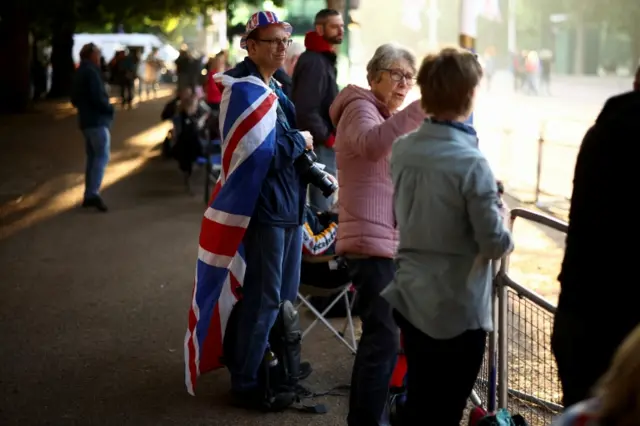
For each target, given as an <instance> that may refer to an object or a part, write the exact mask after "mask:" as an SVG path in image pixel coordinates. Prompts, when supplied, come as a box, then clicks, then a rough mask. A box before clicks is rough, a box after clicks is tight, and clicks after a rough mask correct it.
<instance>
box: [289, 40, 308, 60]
mask: <svg viewBox="0 0 640 426" xmlns="http://www.w3.org/2000/svg"><path fill="white" fill-rule="evenodd" d="M302 52H304V46H303V45H302V44H300V43H297V42H295V41H294V42H293V43H291V46H289V47H288V48H287V58H294V57H296V56H300V55H302Z"/></svg>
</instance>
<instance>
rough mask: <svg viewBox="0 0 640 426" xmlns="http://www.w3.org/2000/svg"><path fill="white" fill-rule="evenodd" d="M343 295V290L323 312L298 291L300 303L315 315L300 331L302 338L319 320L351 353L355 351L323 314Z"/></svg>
mask: <svg viewBox="0 0 640 426" xmlns="http://www.w3.org/2000/svg"><path fill="white" fill-rule="evenodd" d="M346 291H348V290H347V289H345V292H346ZM343 295H344V292H343V293H341V294H340V295H339V296H338V297H336V298H335V299H334V301H333V302H332V303H331V304H330V305H329V307H328V308H327V309H325V312H324V314H323V313H321V312H319V311H318V310H317V309H316V308H315V307H314V306H313V305H312V304H311V303H309V301H308V300H307V299H305V298H304V297H302V296H301V295H300V293H298V297H300V301H301V302H302V304H304V305H305V306H306V307H307V308H309V310H310V311H311V312H313V314H314V315H315V316H316V320H314V321H313V323H312V324H311V325H310V326H309V327H307V329H306V330H305V331H304V332H303V333H302V338H303V339H304V337H305V336H306V335H307V334H308V333H309V331H311V328H312V327H313V326H315V324H316V323H317V322H318V321H320V322H321V323H323V324H324V325H325V327H327V328H328V329H329V331H331V332H332V333H333V334H334V335H335V336H336V337H337V338H338V339H339V340H340V341H341V342H342V343H343V344H344V345H345V346H346V347H347V348H349V350H350V351H351V352H352V353H354V354H355V353H356V348H355V347H354V346H352V345H351V344H350V343H349V342H348V341H347V340H346V339H345V338H344V337H342V336H341V335H340V332H339V331H338V330H336V329H335V328H334V327H333V326H332V325H331V323H330V322H329V321H327V319H326V318H325V317H324V315H325V314H326V313H327V312H329V310H330V309H331V308H332V307H333V305H335V304H336V302H337V301H338V300H340V299H341V298H342V297H343Z"/></svg>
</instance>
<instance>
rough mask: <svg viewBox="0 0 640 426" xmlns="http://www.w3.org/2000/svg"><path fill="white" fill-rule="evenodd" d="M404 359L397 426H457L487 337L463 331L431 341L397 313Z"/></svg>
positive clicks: (482, 334) (482, 332) (480, 333)
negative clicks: (404, 379)
mask: <svg viewBox="0 0 640 426" xmlns="http://www.w3.org/2000/svg"><path fill="white" fill-rule="evenodd" d="M394 316H395V319H396V322H397V323H398V326H399V327H400V330H401V331H402V335H403V337H404V353H405V355H406V357H407V402H406V405H405V408H404V410H403V411H402V417H401V419H400V420H401V421H400V425H401V426H418V425H419V426H423V425H427V424H428V425H434V426H435V425H438V426H459V425H460V421H461V420H462V415H463V413H464V409H465V407H466V405H467V399H468V398H469V396H470V395H471V391H472V390H473V386H474V384H475V382H476V379H477V378H478V373H479V372H480V367H481V366H482V360H483V356H484V351H485V344H486V338H487V333H486V332H485V331H484V330H467V331H465V332H464V333H462V334H460V335H458V336H456V337H454V338H452V339H434V338H432V337H430V336H428V335H427V334H425V333H423V332H422V331H420V330H418V329H417V328H415V327H414V326H413V325H412V324H411V323H409V321H407V320H406V319H405V318H404V317H403V316H402V315H400V314H399V313H398V312H397V311H396V312H394Z"/></svg>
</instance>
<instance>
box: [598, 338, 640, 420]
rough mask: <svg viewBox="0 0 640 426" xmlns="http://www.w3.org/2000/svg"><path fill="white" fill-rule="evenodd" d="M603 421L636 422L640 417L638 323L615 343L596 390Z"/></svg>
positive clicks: (639, 340) (639, 344) (600, 415)
mask: <svg viewBox="0 0 640 426" xmlns="http://www.w3.org/2000/svg"><path fill="white" fill-rule="evenodd" d="M596 396H597V397H598V398H599V399H600V403H601V405H600V413H599V417H600V419H601V420H602V421H603V423H602V424H611V425H616V426H636V425H637V424H638V419H640V325H639V326H637V327H636V328H635V329H634V330H633V331H632V332H631V334H629V336H627V338H626V339H625V340H624V342H622V344H621V345H620V346H619V347H618V350H617V351H616V353H615V355H614V356H613V361H612V362H611V367H609V370H608V371H607V372H606V373H605V375H604V376H603V377H602V379H601V380H600V383H599V384H598V387H597V390H596Z"/></svg>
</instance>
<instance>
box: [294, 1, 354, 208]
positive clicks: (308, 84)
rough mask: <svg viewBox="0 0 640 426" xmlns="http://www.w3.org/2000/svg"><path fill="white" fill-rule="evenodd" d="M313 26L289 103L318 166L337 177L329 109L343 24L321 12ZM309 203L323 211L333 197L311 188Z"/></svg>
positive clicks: (335, 90) (329, 11)
mask: <svg viewBox="0 0 640 426" xmlns="http://www.w3.org/2000/svg"><path fill="white" fill-rule="evenodd" d="M315 26H316V29H315V31H310V32H308V33H307V34H306V36H305V39H304V45H305V47H306V48H307V50H306V51H305V52H304V53H303V54H302V55H300V58H299V59H298V62H297V63H296V67H295V69H294V72H293V88H292V92H291V95H292V96H291V100H292V101H293V104H294V105H295V106H296V119H297V121H298V126H299V127H300V129H301V130H308V131H309V132H311V136H313V144H314V151H315V153H316V155H317V157H318V162H319V163H322V164H324V165H325V166H326V168H325V170H326V171H327V172H328V173H330V174H331V175H333V176H336V154H335V152H334V150H333V144H334V142H335V129H334V127H333V124H332V123H331V118H330V117H329V107H330V106H331V104H332V103H333V100H334V99H335V98H336V96H337V95H338V84H337V82H336V78H337V70H336V60H337V59H336V58H337V57H336V46H338V45H340V44H341V43H342V37H343V35H344V21H343V20H342V16H341V15H340V13H339V12H337V11H335V10H333V9H323V10H321V11H320V12H318V13H317V14H316V18H315ZM309 202H310V204H311V205H312V206H313V207H314V208H315V209H317V210H321V211H325V210H329V208H330V207H331V205H332V204H333V196H332V197H328V198H325V197H324V196H323V195H322V192H321V191H320V190H318V189H317V188H315V187H311V188H309Z"/></svg>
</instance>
